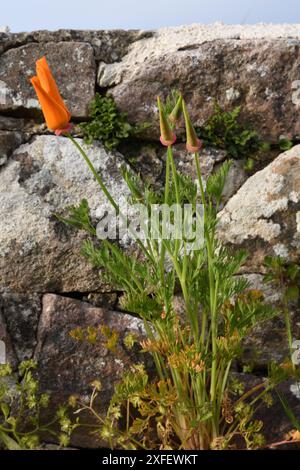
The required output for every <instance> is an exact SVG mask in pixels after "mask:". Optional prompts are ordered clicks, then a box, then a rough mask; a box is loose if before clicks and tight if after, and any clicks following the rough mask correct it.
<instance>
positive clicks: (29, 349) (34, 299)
mask: <svg viewBox="0 0 300 470" xmlns="http://www.w3.org/2000/svg"><path fill="white" fill-rule="evenodd" d="M0 309H1V310H2V314H3V317H4V319H5V321H6V326H7V331H8V333H9V338H10V340H11V341H12V344H13V346H14V351H15V354H16V358H17V360H18V361H19V362H20V361H24V360H25V359H31V358H32V356H33V353H34V348H35V346H36V334H37V325H38V319H39V315H40V312H41V296H40V295H39V294H29V293H23V294H17V293H11V292H8V291H6V292H2V293H0Z"/></svg>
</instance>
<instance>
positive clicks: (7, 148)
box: [0, 131, 22, 166]
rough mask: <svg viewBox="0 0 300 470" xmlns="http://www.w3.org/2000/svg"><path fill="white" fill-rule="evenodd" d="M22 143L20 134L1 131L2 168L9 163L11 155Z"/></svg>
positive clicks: (0, 159) (0, 162)
mask: <svg viewBox="0 0 300 470" xmlns="http://www.w3.org/2000/svg"><path fill="white" fill-rule="evenodd" d="M21 143H22V134H21V133H20V132H8V131H0V166H1V165H4V163H6V162H7V159H8V157H9V156H10V154H11V153H12V152H13V150H15V149H16V148H17V147H18V146H19V145H21Z"/></svg>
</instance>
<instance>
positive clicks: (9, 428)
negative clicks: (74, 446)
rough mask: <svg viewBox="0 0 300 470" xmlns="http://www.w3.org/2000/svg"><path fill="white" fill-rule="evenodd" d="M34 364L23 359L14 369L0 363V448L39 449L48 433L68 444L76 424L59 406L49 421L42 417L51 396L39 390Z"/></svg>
mask: <svg viewBox="0 0 300 470" xmlns="http://www.w3.org/2000/svg"><path fill="white" fill-rule="evenodd" d="M36 367H37V364H36V363H35V362H34V361H32V360H28V361H23V362H21V363H20V365H19V367H18V373H14V372H13V371H12V369H11V367H10V365H9V364H1V365H0V448H4V449H8V450H26V449H29V450H30V449H38V448H40V447H41V445H42V444H41V439H42V438H43V437H45V436H48V437H49V436H51V437H52V439H53V438H54V440H55V441H59V442H60V445H61V446H62V447H64V446H67V445H68V444H69V441H70V436H71V433H72V432H73V431H74V429H75V428H76V427H77V423H76V422H75V423H72V422H71V420H70V418H69V417H68V415H67V408H66V407H64V406H61V407H60V408H59V409H58V410H57V412H56V413H54V416H53V417H52V419H51V420H50V421H46V422H45V420H44V418H43V417H42V414H43V410H45V409H46V408H47V407H48V406H49V400H50V396H49V394H47V393H42V392H41V391H40V387H39V383H38V381H37V379H36V378H35V377H34V370H35V369H36Z"/></svg>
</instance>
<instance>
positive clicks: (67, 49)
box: [0, 42, 96, 118]
mask: <svg viewBox="0 0 300 470" xmlns="http://www.w3.org/2000/svg"><path fill="white" fill-rule="evenodd" d="M43 55H46V56H47V60H48V62H49V65H50V67H51V69H52V71H53V74H54V76H55V78H56V80H57V84H58V86H59V89H60V91H61V94H62V96H63V97H64V99H65V100H66V104H67V106H68V107H69V109H70V112H71V114H72V116H73V118H83V117H86V116H87V115H88V105H89V102H90V101H91V100H92V98H93V96H94V92H95V73H96V68H95V59H94V52H93V48H92V46H91V45H90V44H88V43H82V42H72V43H67V42H58V43H54V42H47V43H38V44H37V43H30V44H26V45H24V46H20V47H17V48H14V49H9V50H7V51H6V52H4V53H3V54H2V55H1V56H0V111H2V112H3V111H8V110H19V111H20V110H27V111H28V112H33V111H35V112H36V111H37V110H38V112H39V113H40V106H39V103H38V100H37V98H36V95H35V92H34V89H33V87H32V86H31V84H30V82H29V78H30V77H32V76H33V75H35V61H36V60H37V59H38V58H40V57H41V56H43ZM70 77H72V79H71V78H70ZM73 77H76V80H74V79H73Z"/></svg>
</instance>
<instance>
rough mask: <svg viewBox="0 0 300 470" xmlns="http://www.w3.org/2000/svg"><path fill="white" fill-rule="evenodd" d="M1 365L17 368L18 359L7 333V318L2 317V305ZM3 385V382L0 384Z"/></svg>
mask: <svg viewBox="0 0 300 470" xmlns="http://www.w3.org/2000/svg"><path fill="white" fill-rule="evenodd" d="M0 342H1V344H0V364H5V363H9V364H11V366H12V367H14V366H16V364H17V358H16V355H15V351H14V347H13V344H12V341H11V338H10V336H9V333H8V331H7V327H6V322H5V318H4V316H3V315H2V308H1V304H0ZM0 384H1V382H0Z"/></svg>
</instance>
